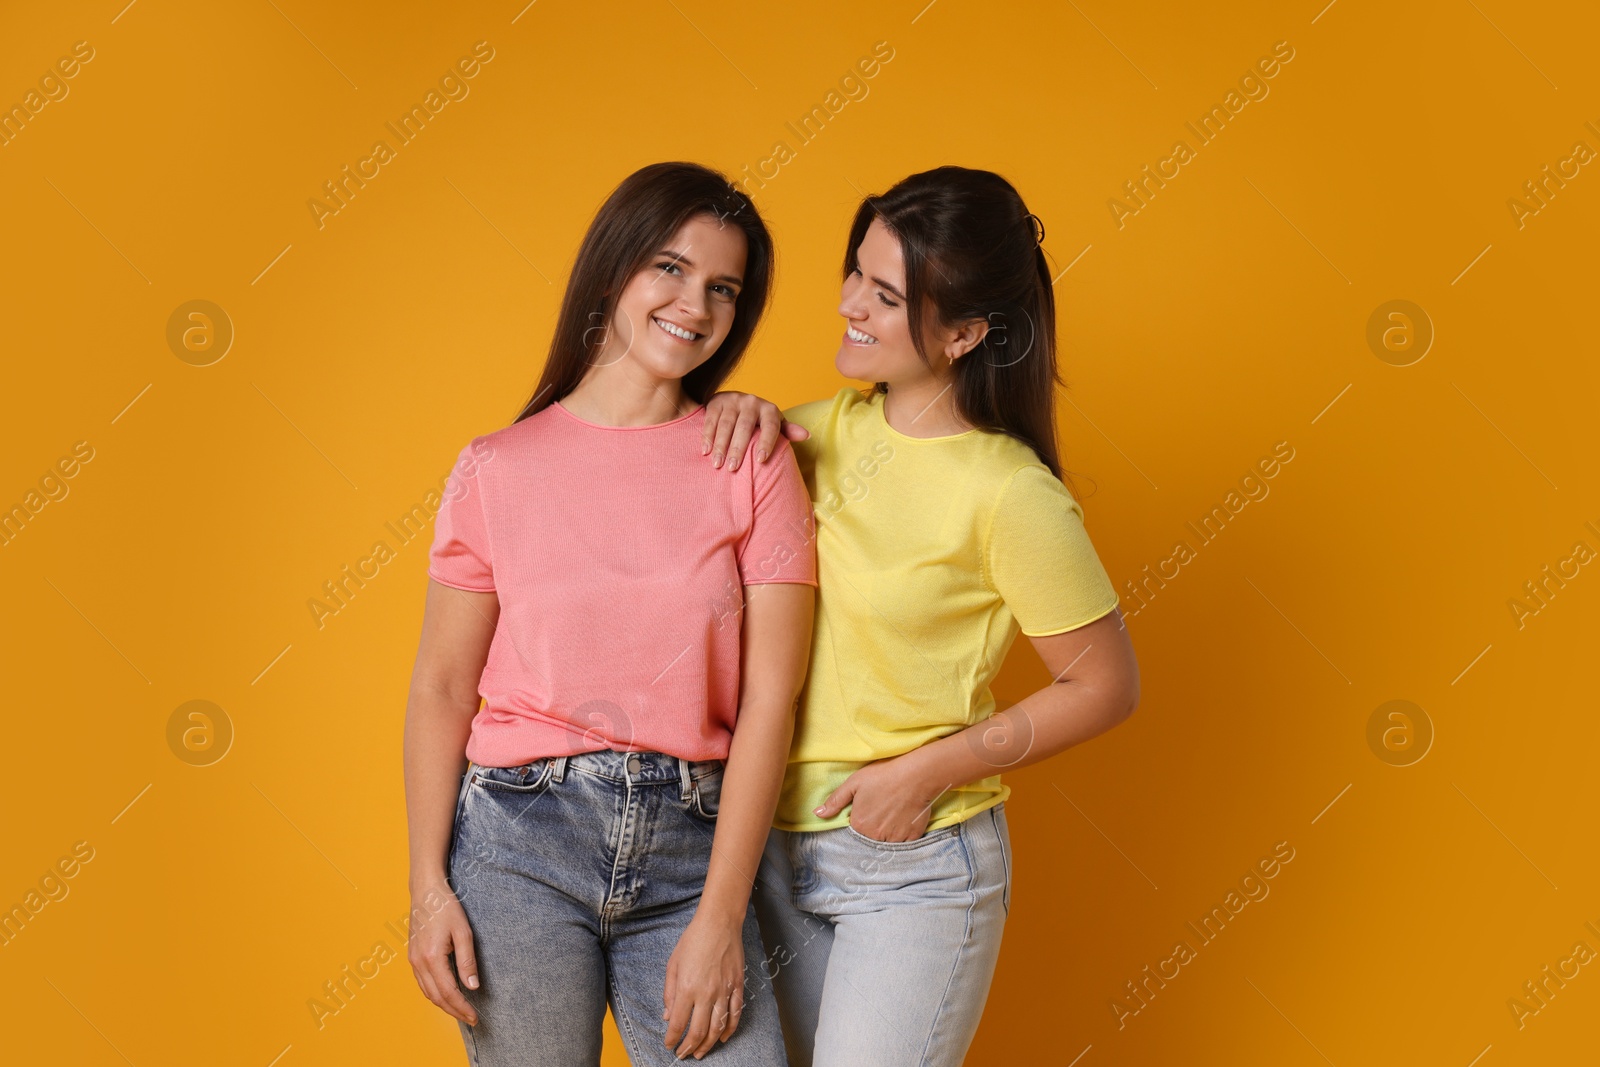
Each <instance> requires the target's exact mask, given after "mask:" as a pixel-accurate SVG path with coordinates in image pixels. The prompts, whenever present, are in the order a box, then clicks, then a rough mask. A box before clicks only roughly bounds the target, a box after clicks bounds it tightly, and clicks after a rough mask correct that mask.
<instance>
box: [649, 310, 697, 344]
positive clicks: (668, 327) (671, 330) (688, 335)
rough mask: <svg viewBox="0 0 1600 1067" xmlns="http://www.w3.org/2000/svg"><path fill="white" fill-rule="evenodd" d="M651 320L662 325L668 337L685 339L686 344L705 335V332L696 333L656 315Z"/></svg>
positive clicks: (662, 329)
mask: <svg viewBox="0 0 1600 1067" xmlns="http://www.w3.org/2000/svg"><path fill="white" fill-rule="evenodd" d="M650 321H651V322H653V323H655V324H656V325H657V326H659V327H661V332H662V333H664V334H666V335H667V336H668V337H671V338H674V339H676V340H679V341H683V342H684V343H685V344H693V343H694V342H695V341H698V340H700V338H702V337H704V336H705V334H703V333H695V332H694V331H693V330H685V329H684V328H683V327H682V326H674V325H673V324H672V323H670V322H662V321H661V320H660V319H658V318H656V317H655V316H654V315H651V316H650Z"/></svg>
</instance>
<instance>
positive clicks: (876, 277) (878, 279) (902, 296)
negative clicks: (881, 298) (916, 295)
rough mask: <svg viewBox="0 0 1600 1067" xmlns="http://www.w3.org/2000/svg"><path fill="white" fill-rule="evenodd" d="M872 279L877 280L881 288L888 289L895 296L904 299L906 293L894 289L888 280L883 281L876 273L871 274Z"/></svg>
mask: <svg viewBox="0 0 1600 1067" xmlns="http://www.w3.org/2000/svg"><path fill="white" fill-rule="evenodd" d="M872 280H873V281H875V282H877V283H878V284H879V285H881V286H882V287H883V288H885V289H887V290H889V291H890V292H891V293H893V294H894V295H895V296H898V297H899V298H900V299H901V300H904V299H905V298H906V294H904V293H902V292H901V291H900V290H898V289H896V288H895V287H894V286H892V285H890V284H889V283H888V282H886V281H884V280H883V279H882V278H880V277H878V276H877V275H873V276H872Z"/></svg>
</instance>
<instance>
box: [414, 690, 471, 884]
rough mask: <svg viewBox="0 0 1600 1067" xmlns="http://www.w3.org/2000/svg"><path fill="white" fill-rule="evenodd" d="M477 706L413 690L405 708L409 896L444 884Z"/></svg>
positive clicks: (443, 695)
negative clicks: (409, 863) (468, 742)
mask: <svg viewBox="0 0 1600 1067" xmlns="http://www.w3.org/2000/svg"><path fill="white" fill-rule="evenodd" d="M476 712H477V702H476V700H474V701H473V704H472V706H471V707H467V706H466V705H465V704H464V702H463V701H462V700H460V699H459V698H453V697H450V696H448V695H446V694H444V693H441V692H438V691H436V690H433V689H430V688H427V687H419V686H413V687H412V691H411V696H410V699H409V701H408V702H407V705H406V730H405V781H406V825H407V833H408V837H409V840H410V847H411V889H412V892H413V893H415V892H418V891H421V890H426V889H428V888H430V887H433V886H436V885H438V884H440V883H442V882H444V881H445V880H446V872H445V863H446V860H447V858H448V852H449V847H450V834H451V831H452V829H453V826H454V822H455V808H456V796H457V793H458V790H459V788H460V786H461V772H462V771H464V770H465V769H466V766H467V757H466V748H467V738H468V736H469V735H470V734H471V732H472V717H473V715H474V714H476Z"/></svg>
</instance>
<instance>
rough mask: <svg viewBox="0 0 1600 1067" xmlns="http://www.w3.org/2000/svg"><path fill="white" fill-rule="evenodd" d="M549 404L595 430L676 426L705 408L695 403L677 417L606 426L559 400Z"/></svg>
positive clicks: (653, 428)
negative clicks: (647, 422)
mask: <svg viewBox="0 0 1600 1067" xmlns="http://www.w3.org/2000/svg"><path fill="white" fill-rule="evenodd" d="M550 406H551V407H553V408H559V409H560V410H561V413H562V414H563V415H565V416H566V417H567V418H569V419H571V420H572V421H573V422H576V423H579V424H581V425H584V426H592V427H593V428H594V429H596V430H660V429H662V428H664V427H667V426H676V425H677V424H678V423H680V422H683V421H684V420H685V419H692V418H694V417H695V416H696V415H698V414H699V413H700V412H702V411H704V410H705V408H706V406H705V405H704V404H697V405H695V409H694V410H693V411H691V412H689V413H688V414H687V415H679V416H678V417H677V418H675V419H669V420H667V421H666V422H652V423H650V424H648V425H646V426H607V425H606V424H605V423H603V422H590V421H589V420H588V419H585V418H583V417H581V416H579V415H574V414H573V413H572V412H571V411H570V410H568V409H567V407H566V405H564V404H562V403H561V401H559V400H552V401H550Z"/></svg>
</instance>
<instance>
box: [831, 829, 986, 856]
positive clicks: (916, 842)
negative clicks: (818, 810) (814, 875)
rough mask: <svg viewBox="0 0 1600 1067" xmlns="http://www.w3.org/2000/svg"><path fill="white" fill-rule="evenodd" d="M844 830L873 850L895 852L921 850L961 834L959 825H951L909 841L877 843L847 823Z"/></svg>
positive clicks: (873, 838)
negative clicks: (912, 849)
mask: <svg viewBox="0 0 1600 1067" xmlns="http://www.w3.org/2000/svg"><path fill="white" fill-rule="evenodd" d="M844 828H845V829H846V830H849V831H850V836H851V837H853V838H855V839H856V840H857V841H861V842H864V843H865V844H868V845H871V846H872V847H873V848H879V849H890V850H893V851H896V852H900V851H904V850H906V849H911V848H922V847H924V846H926V845H931V844H935V843H937V842H940V841H948V840H949V839H950V838H952V837H954V836H956V835H957V834H959V833H960V832H961V824H960V823H951V824H950V825H949V826H942V827H940V828H939V829H937V830H930V831H928V832H927V833H925V834H923V835H922V836H921V837H917V838H913V839H911V840H910V841H879V840H878V839H877V838H875V837H868V836H867V835H866V834H864V833H862V832H861V831H860V830H857V829H856V828H855V827H854V826H851V825H850V824H849V823H845V824H844Z"/></svg>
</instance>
